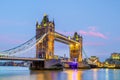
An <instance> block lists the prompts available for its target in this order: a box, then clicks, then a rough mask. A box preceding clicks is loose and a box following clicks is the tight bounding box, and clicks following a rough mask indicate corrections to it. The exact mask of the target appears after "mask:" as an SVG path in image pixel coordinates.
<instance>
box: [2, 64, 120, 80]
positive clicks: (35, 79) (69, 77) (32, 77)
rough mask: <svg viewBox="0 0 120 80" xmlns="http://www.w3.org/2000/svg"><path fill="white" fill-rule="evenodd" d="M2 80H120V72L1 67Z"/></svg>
mask: <svg viewBox="0 0 120 80" xmlns="http://www.w3.org/2000/svg"><path fill="white" fill-rule="evenodd" d="M0 80H120V70H119V69H88V70H82V69H80V70H63V71H30V70H29V68H27V67H10V66H9V67H8V66H7V67H6V66H3V67H2V66H1V67H0Z"/></svg>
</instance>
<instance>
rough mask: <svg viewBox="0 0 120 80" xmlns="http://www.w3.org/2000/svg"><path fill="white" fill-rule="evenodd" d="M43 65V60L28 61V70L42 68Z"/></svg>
mask: <svg viewBox="0 0 120 80" xmlns="http://www.w3.org/2000/svg"><path fill="white" fill-rule="evenodd" d="M44 67H45V62H44V61H32V62H31V63H30V70H42V69H44Z"/></svg>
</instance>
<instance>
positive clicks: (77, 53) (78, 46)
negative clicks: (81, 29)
mask: <svg viewBox="0 0 120 80" xmlns="http://www.w3.org/2000/svg"><path fill="white" fill-rule="evenodd" d="M73 39H74V40H76V41H77V42H78V43H71V44H70V45H69V49H70V58H71V60H75V59H76V61H78V62H82V36H80V35H78V34H77V32H75V33H74V36H73Z"/></svg>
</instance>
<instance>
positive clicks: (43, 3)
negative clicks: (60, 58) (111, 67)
mask: <svg viewBox="0 0 120 80" xmlns="http://www.w3.org/2000/svg"><path fill="white" fill-rule="evenodd" d="M119 4H120V1H119V0H59V1H58V0H1V1H0V51H3V50H6V49H9V48H12V47H15V46H17V45H19V44H22V43H23V42H25V41H27V40H28V39H30V38H31V37H33V36H34V35H35V23H36V20H38V21H39V22H41V20H42V17H43V15H44V13H46V14H48V15H49V18H50V20H53V19H54V20H55V25H56V26H55V30H56V31H58V32H61V33H63V34H65V35H69V34H70V35H72V34H73V33H74V32H75V31H77V32H78V33H79V34H80V35H82V36H83V38H84V40H83V45H84V50H85V52H86V54H87V55H88V57H89V56H93V55H95V56H98V57H99V58H100V60H105V58H107V57H109V56H110V54H111V53H112V52H120V35H119V33H120V32H119V30H120V9H119V8H120V5H119ZM63 48H64V49H63ZM65 53H66V54H67V55H69V49H68V46H67V45H64V44H61V43H57V42H56V43H55V54H59V55H63V54H65Z"/></svg>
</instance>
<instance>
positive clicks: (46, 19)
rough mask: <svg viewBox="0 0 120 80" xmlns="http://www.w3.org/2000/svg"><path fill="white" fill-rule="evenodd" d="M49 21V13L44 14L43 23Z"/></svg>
mask: <svg viewBox="0 0 120 80" xmlns="http://www.w3.org/2000/svg"><path fill="white" fill-rule="evenodd" d="M47 22H49V18H48V15H47V14H44V17H43V20H42V24H45V23H47Z"/></svg>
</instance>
